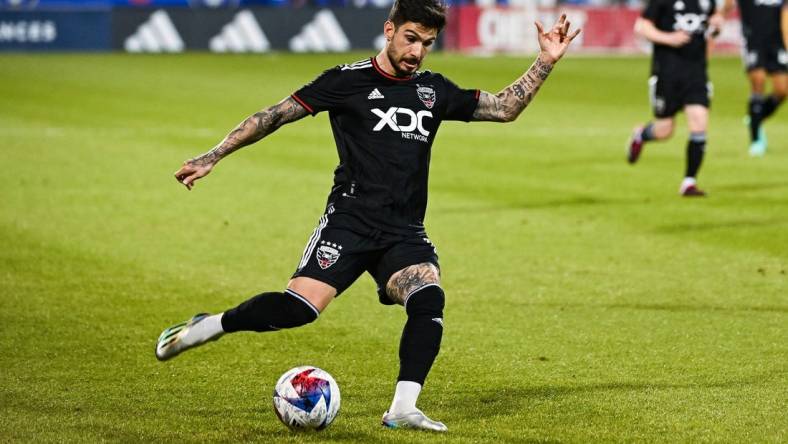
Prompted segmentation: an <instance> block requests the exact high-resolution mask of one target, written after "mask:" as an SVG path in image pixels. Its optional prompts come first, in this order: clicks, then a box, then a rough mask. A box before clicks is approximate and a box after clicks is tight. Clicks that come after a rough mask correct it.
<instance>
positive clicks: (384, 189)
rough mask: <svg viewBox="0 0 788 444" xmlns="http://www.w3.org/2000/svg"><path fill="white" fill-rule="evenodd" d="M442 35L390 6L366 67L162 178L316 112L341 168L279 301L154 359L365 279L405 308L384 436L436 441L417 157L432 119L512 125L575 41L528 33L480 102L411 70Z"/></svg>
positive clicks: (429, 283) (420, 160) (201, 328)
mask: <svg viewBox="0 0 788 444" xmlns="http://www.w3.org/2000/svg"><path fill="white" fill-rule="evenodd" d="M444 24H445V10H444V7H443V5H442V4H440V3H438V2H437V1H436V0H398V1H397V2H395V4H394V6H393V8H392V10H391V13H390V15H389V19H388V20H387V21H386V22H385V24H384V28H383V29H384V34H385V36H386V40H387V43H386V46H385V48H384V49H383V50H382V51H381V52H380V53H379V54H377V56H375V57H373V58H370V59H367V60H362V61H359V62H356V63H352V64H348V65H341V66H337V67H335V68H333V69H329V70H327V71H325V72H324V73H323V74H322V75H320V76H319V77H318V78H317V79H315V80H314V81H313V82H312V83H310V84H308V85H306V86H304V87H303V88H301V89H300V90H298V91H296V92H295V93H293V94H292V95H291V96H289V97H287V98H285V99H284V100H282V101H281V102H279V103H278V104H276V105H274V106H271V107H269V108H266V109H264V110H262V111H260V112H258V113H256V114H254V115H252V116H251V117H249V118H247V119H246V120H245V121H244V122H242V123H241V124H240V125H239V126H238V127H237V128H236V129H235V130H233V131H232V132H231V133H230V134H229V135H228V136H227V137H226V138H225V139H224V140H223V141H222V142H221V143H220V144H219V145H218V146H216V147H215V148H214V149H212V150H211V151H209V152H208V153H205V154H203V155H201V156H199V157H196V158H194V159H190V160H188V161H186V162H184V165H183V166H182V167H181V168H180V169H179V170H178V171H177V172H176V173H175V177H176V179H177V180H178V181H179V182H181V183H183V184H184V185H185V186H186V187H187V188H188V189H191V188H192V187H193V186H194V182H195V181H196V180H197V179H199V178H201V177H203V176H205V175H206V174H208V173H209V172H210V171H211V170H212V169H213V167H214V166H215V165H216V163H217V162H218V161H219V160H221V159H222V158H224V157H225V156H227V155H228V154H230V153H232V152H234V151H235V150H237V149H239V148H241V147H243V146H246V145H249V144H251V143H254V142H256V141H258V140H260V139H262V138H263V137H265V136H266V135H268V134H270V133H272V132H273V131H275V130H276V129H278V128H279V127H280V126H282V125H284V124H286V123H290V122H294V121H296V120H298V119H301V118H303V117H304V116H306V115H308V114H312V115H314V114H317V113H319V112H321V111H328V112H329V118H330V121H331V128H332V130H333V133H334V140H335V142H336V145H337V150H338V152H339V161H340V163H339V166H338V167H337V169H336V170H335V174H334V186H333V188H332V190H331V193H330V194H329V197H328V203H327V206H326V212H325V214H324V215H323V217H322V218H321V219H320V223H319V225H318V227H317V228H316V229H315V231H314V233H313V234H312V236H311V237H310V239H309V241H308V242H307V246H306V249H305V251H304V253H303V255H302V257H301V261H300V263H299V264H298V267H297V269H296V272H295V273H294V274H293V276H292V278H291V279H290V281H289V282H288V284H287V287H286V290H285V291H284V292H267V293H262V294H260V295H257V296H255V297H253V298H251V299H249V300H247V301H246V302H243V303H242V304H240V305H239V306H237V307H235V308H232V309H230V310H227V311H226V312H224V313H220V314H216V315H212V316H211V315H207V314H199V315H196V316H194V317H193V318H192V319H191V320H189V321H187V322H184V323H181V324H178V325H175V326H173V327H170V328H168V329H166V330H164V332H162V334H161V336H160V337H159V340H158V342H157V346H156V356H157V358H158V359H160V360H166V359H169V358H172V357H174V356H176V355H177V354H179V353H180V352H182V351H184V350H187V349H189V348H190V347H194V346H197V345H200V344H203V343H205V342H207V341H211V340H215V339H218V338H219V337H220V336H221V335H222V334H224V333H230V332H237V331H257V332H263V331H272V330H279V329H282V328H292V327H298V326H300V325H304V324H307V323H309V322H312V321H314V320H315V319H317V317H318V315H319V314H320V313H321V312H322V311H323V310H324V309H325V308H326V306H327V305H328V304H329V303H330V302H331V301H332V300H333V299H334V297H336V296H338V295H339V294H341V293H342V291H344V290H345V289H346V288H347V287H348V286H350V285H351V284H352V283H353V282H354V281H355V280H356V279H357V278H358V277H359V276H360V275H361V274H362V273H364V272H365V271H366V272H368V273H370V274H371V275H372V277H373V278H374V279H375V281H376V282H377V284H378V289H379V291H378V293H379V294H378V296H379V297H380V300H381V302H383V303H384V304H400V305H404V306H405V310H406V312H407V315H408V320H407V322H406V324H405V327H404V329H403V332H402V338H401V341H400V351H399V357H400V372H399V376H398V378H397V386H396V390H395V393H394V399H393V401H392V403H391V406H390V408H389V410H388V411H387V412H386V413H385V414H384V416H383V424H384V425H385V426H387V427H391V428H398V427H409V428H418V429H425V430H434V431H445V430H446V426H445V425H443V424H442V423H440V422H437V421H432V420H430V419H429V418H427V417H426V416H425V415H424V414H423V413H422V412H421V411H420V410H418V409H417V408H416V401H417V398H418V396H419V393H420V391H421V388H422V385H423V384H424V380H425V378H426V377H427V374H428V372H429V370H430V367H431V366H432V363H433V361H434V360H435V357H436V356H437V354H438V350H439V348H440V342H441V337H442V334H443V308H444V293H443V290H442V289H441V287H440V273H439V269H438V257H437V255H436V254H435V249H434V247H433V245H432V244H431V242H430V240H429V238H428V237H427V234H426V232H425V229H424V225H423V220H424V213H425V209H426V204H427V176H428V171H429V160H430V147H431V146H432V143H433V141H434V139H435V134H436V133H437V131H438V127H439V125H440V122H441V121H442V120H463V121H471V120H477V121H497V122H510V121H513V120H514V119H516V118H517V116H518V115H519V114H520V113H521V112H522V110H523V109H524V108H525V107H526V106H527V105H528V104H529V103H530V101H531V100H532V99H533V97H534V96H535V94H536V93H537V91H538V90H539V87H540V86H541V85H542V83H543V82H544V81H545V80H546V79H547V77H548V75H549V74H550V72H551V70H552V69H553V66H554V65H555V63H556V62H557V61H558V60H559V59H560V58H561V57H562V56H563V54H564V53H565V52H566V50H567V47H568V46H569V44H570V42H571V41H572V39H574V38H575V37H576V36H577V34H578V33H579V30H576V31H574V32H572V33H571V34H570V33H569V22H568V21H566V16H565V15H562V16H561V18H559V20H558V21H557V22H556V24H555V25H554V26H553V28H551V29H550V30H549V31H547V32H545V31H544V29H543V28H542V25H541V24H539V23H536V27H537V29H538V31H539V32H538V38H539V45H540V48H541V51H540V53H539V56H538V57H537V59H536V61H535V62H534V63H533V65H532V66H531V67H530V68H529V69H528V71H527V72H526V73H525V74H523V76H522V77H520V78H519V79H517V80H516V81H515V82H514V83H512V84H511V85H510V86H508V87H507V88H505V89H503V90H502V91H501V92H499V93H498V94H496V95H493V94H489V93H486V92H481V91H479V90H468V89H460V88H458V87H457V86H456V85H455V84H454V83H452V82H451V81H449V80H448V79H446V78H445V77H443V76H442V75H440V74H437V73H432V72H429V71H424V72H419V71H417V70H418V68H419V67H420V65H421V63H422V61H423V59H424V57H425V56H426V54H427V52H428V51H429V49H430V48H431V47H432V45H433V43H434V42H435V39H436V37H437V35H438V33H439V32H440V31H441V29H442V28H443V26H444Z"/></svg>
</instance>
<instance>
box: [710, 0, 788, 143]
mask: <svg viewBox="0 0 788 444" xmlns="http://www.w3.org/2000/svg"><path fill="white" fill-rule="evenodd" d="M733 3H734V1H733V0H726V1H725V6H724V11H725V12H726V13H727V12H728V11H730V10H731V9H733V7H734V5H733ZM738 4H739V15H740V16H741V25H742V26H741V27H742V36H743V37H744V46H743V48H742V58H743V61H744V67H745V69H746V70H747V77H748V78H749V80H750V101H749V105H748V111H747V114H748V119H747V121H748V123H749V130H750V142H751V143H750V155H751V156H763V155H764V154H765V153H766V147H767V145H766V143H767V142H766V135H765V134H764V131H763V128H762V125H763V122H764V120H766V119H767V118H768V117H769V116H771V115H772V114H773V113H774V112H775V111H776V110H777V108H778V107H779V106H780V104H782V102H783V100H785V95H786V94H787V93H788V53H786V48H788V2H787V1H785V0H738ZM767 77H771V81H772V90H771V94H769V95H766V79H767Z"/></svg>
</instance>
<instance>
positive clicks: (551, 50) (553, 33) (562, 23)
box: [534, 14, 580, 63]
mask: <svg viewBox="0 0 788 444" xmlns="http://www.w3.org/2000/svg"><path fill="white" fill-rule="evenodd" d="M534 25H536V30H537V34H538V35H537V37H538V38H539V48H540V49H541V50H542V54H544V55H545V56H547V57H548V58H549V60H547V61H548V62H550V63H555V62H557V61H558V60H559V59H561V57H563V55H564V53H566V49H567V48H569V44H570V43H572V40H574V38H575V37H577V35H578V34H580V29H579V28H578V29H575V30H574V31H572V33H569V27H570V23H569V20H567V19H566V14H561V17H559V18H558V20H557V21H556V22H555V25H553V27H552V28H550V30H549V31H545V30H544V26H543V25H542V24H541V23H540V22H538V21H536V22H534Z"/></svg>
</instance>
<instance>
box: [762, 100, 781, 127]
mask: <svg viewBox="0 0 788 444" xmlns="http://www.w3.org/2000/svg"><path fill="white" fill-rule="evenodd" d="M782 101H783V98H782V97H777V96H775V95H774V94H772V95H770V96H769V97H767V98H766V100H764V101H763V110H762V112H761V121H764V120H766V119H767V118H768V117H769V116H771V115H772V114H774V112H775V111H776V110H777V108H779V106H780V104H781V103H782Z"/></svg>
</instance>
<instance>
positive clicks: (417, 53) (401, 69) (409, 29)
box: [383, 22, 438, 76]
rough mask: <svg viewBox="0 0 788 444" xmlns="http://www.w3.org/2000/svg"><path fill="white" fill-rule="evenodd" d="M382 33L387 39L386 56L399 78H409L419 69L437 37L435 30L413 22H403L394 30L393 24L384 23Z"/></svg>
mask: <svg viewBox="0 0 788 444" xmlns="http://www.w3.org/2000/svg"><path fill="white" fill-rule="evenodd" d="M383 32H384V33H385V35H386V38H387V39H388V43H387V45H386V55H387V56H388V58H389V62H391V66H393V67H394V69H395V70H396V71H397V74H398V75H400V76H409V75H411V74H413V73H415V72H416V71H417V70H418V69H419V67H420V66H421V62H422V61H423V60H424V57H426V56H427V52H429V50H430V48H432V45H433V44H434V43H435V39H436V38H437V37H438V30H437V29H432V28H427V27H424V26H422V25H420V24H418V23H413V22H405V23H403V24H401V25H400V26H399V27H396V28H395V27H394V24H393V23H391V22H386V24H385V25H384V28H383Z"/></svg>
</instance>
